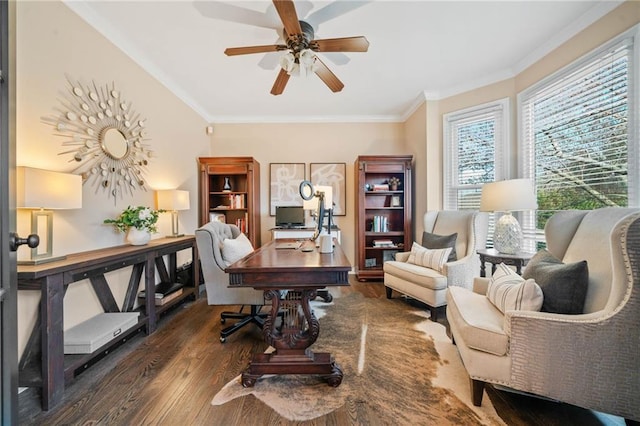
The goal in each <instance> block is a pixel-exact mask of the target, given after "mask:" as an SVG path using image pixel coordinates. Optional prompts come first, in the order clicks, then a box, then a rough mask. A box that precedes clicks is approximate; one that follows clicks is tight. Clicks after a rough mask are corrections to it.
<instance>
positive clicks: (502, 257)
mask: <svg viewBox="0 0 640 426" xmlns="http://www.w3.org/2000/svg"><path fill="white" fill-rule="evenodd" d="M476 253H478V256H480V276H481V277H486V276H487V271H486V270H485V263H486V262H489V263H491V274H492V275H493V273H494V272H495V271H496V267H497V265H498V264H500V263H504V264H505V265H510V266H515V267H516V272H517V274H518V275H522V267H523V266H526V265H527V262H529V260H530V259H531V258H532V257H533V255H534V254H535V253H527V252H518V253H516V254H506V253H500V252H499V251H498V250H496V249H480V250H476Z"/></svg>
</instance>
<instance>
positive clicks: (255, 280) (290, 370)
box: [227, 240, 351, 387]
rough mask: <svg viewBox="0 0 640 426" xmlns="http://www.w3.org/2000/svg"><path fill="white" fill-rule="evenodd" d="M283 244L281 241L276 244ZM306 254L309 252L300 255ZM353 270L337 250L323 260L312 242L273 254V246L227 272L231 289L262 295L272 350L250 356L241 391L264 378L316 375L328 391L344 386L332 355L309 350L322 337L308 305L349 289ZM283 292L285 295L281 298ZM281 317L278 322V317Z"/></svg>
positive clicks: (254, 253)
mask: <svg viewBox="0 0 640 426" xmlns="http://www.w3.org/2000/svg"><path fill="white" fill-rule="evenodd" d="M280 241H282V240H280ZM303 248H310V249H311V251H310V252H305V251H302V249H303ZM350 270H351V264H350V263H349V260H348V259H347V257H346V256H345V255H344V253H343V251H342V249H341V248H340V245H339V244H336V245H335V247H334V250H333V253H327V254H322V253H320V252H319V251H318V249H317V248H316V247H315V244H314V243H313V242H312V241H307V242H305V243H304V244H303V245H302V247H300V248H299V249H297V250H291V249H282V250H277V249H276V248H275V243H274V242H273V241H271V242H270V243H267V244H266V245H264V246H262V247H260V248H259V249H258V250H256V251H255V252H253V253H252V254H250V255H249V256H247V257H245V258H243V259H241V260H239V261H238V262H236V263H234V264H233V265H231V266H230V267H228V268H227V272H228V273H229V286H230V287H253V288H255V289H256V290H264V294H265V298H266V299H267V300H271V311H270V312H269V316H268V318H267V320H266V321H265V325H264V328H263V334H264V338H265V340H266V342H267V343H268V344H269V345H271V346H272V347H274V348H275V351H274V352H273V353H270V354H264V353H259V354H255V355H254V356H253V360H252V361H251V363H250V364H249V367H248V368H247V369H246V370H245V371H244V372H243V373H242V385H243V386H244V387H251V386H253V385H254V384H255V382H256V380H257V379H258V378H259V377H260V376H262V375H263V374H320V375H322V376H324V377H325V378H326V380H327V382H328V384H329V385H330V386H334V387H335V386H339V385H340V383H342V376H343V374H342V370H340V367H339V366H338V365H337V364H336V363H335V361H334V360H333V357H332V356H331V354H330V353H313V352H312V351H311V350H310V349H309V347H310V346H311V345H312V344H313V343H314V342H315V341H316V340H317V338H318V335H319V334H320V325H319V323H318V320H317V318H316V317H315V315H314V314H313V312H312V311H311V307H310V306H309V301H310V300H313V299H314V298H315V297H316V291H317V290H318V289H321V288H324V287H326V286H345V285H349V278H348V273H349V271H350ZM281 290H289V291H288V293H287V296H286V297H285V298H281V297H280V291H281ZM279 312H283V313H284V314H283V315H282V320H281V321H280V324H279V321H278V313H279Z"/></svg>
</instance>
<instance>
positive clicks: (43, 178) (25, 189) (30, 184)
mask: <svg viewBox="0 0 640 426" xmlns="http://www.w3.org/2000/svg"><path fill="white" fill-rule="evenodd" d="M16 187H17V193H16V206H17V208H19V209H32V212H31V233H32V234H37V235H38V236H39V237H40V245H39V246H38V247H35V248H32V249H31V259H29V260H19V261H18V264H20V265H35V264H39V263H46V262H52V261H54V260H61V259H64V258H66V256H53V211H52V210H64V209H79V208H82V177H81V176H80V175H73V174H69V173H59V172H52V171H49V170H42V169H36V168H32V167H24V166H19V167H17V169H16ZM45 209H46V210H45Z"/></svg>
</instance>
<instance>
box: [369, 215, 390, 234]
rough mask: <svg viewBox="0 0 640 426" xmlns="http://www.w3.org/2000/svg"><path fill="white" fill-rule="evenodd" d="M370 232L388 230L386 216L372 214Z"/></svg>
mask: <svg viewBox="0 0 640 426" xmlns="http://www.w3.org/2000/svg"><path fill="white" fill-rule="evenodd" d="M371 231H372V232H389V218H388V217H386V216H373V219H372V221H371Z"/></svg>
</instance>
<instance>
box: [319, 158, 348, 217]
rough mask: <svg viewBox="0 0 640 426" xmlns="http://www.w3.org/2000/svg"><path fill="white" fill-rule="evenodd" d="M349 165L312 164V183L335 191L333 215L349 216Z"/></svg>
mask: <svg viewBox="0 0 640 426" xmlns="http://www.w3.org/2000/svg"><path fill="white" fill-rule="evenodd" d="M346 181H347V164H346V163H311V183H313V184H314V185H327V186H330V187H331V188H332V189H333V204H334V206H333V215H334V216H346V215H347V192H346V188H347V182H346Z"/></svg>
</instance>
